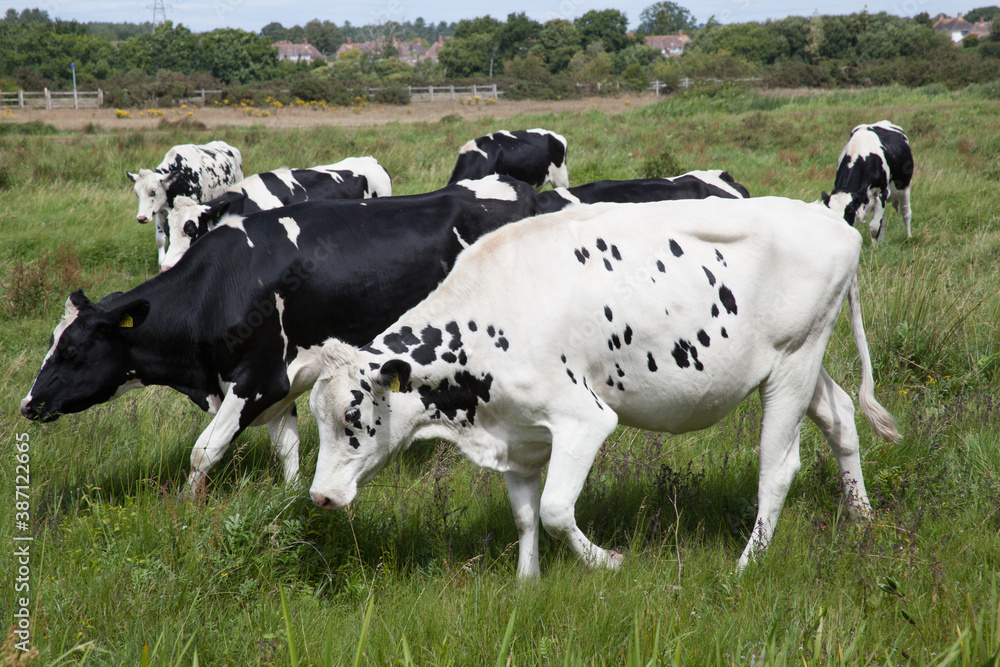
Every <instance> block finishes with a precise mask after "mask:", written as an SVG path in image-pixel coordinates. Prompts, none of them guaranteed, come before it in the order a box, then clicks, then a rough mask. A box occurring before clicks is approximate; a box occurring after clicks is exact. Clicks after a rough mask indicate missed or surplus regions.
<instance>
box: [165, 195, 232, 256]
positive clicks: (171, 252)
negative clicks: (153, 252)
mask: <svg viewBox="0 0 1000 667" xmlns="http://www.w3.org/2000/svg"><path fill="white" fill-rule="evenodd" d="M228 210H229V202H228V201H213V202H212V203H211V204H209V205H206V204H199V203H198V202H196V201H195V200H194V199H192V198H191V197H183V196H181V197H177V198H176V199H174V205H173V208H171V209H170V212H169V213H167V238H169V239H170V247H169V248H167V254H166V255H164V257H163V262H161V263H160V271H167V270H169V269H171V268H173V266H174V265H175V264H177V261H178V260H179V259H180V258H181V257H183V256H184V253H186V252H187V251H188V248H190V247H191V245H192V244H193V243H194V242H195V241H197V240H198V239H200V238H201V237H202V236H204V235H205V234H207V233H209V232H210V231H212V230H213V229H215V228H216V226H218V224H219V220H220V218H222V216H223V215H224V214H225V213H226V211H228Z"/></svg>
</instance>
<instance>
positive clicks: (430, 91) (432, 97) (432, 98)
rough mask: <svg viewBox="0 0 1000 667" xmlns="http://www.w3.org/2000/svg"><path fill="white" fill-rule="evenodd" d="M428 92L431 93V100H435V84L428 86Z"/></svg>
mask: <svg viewBox="0 0 1000 667" xmlns="http://www.w3.org/2000/svg"><path fill="white" fill-rule="evenodd" d="M427 92H428V93H430V100H431V102H433V101H434V86H433V85H431V86H427Z"/></svg>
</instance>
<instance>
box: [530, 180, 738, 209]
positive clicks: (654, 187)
mask: <svg viewBox="0 0 1000 667" xmlns="http://www.w3.org/2000/svg"><path fill="white" fill-rule="evenodd" d="M749 196H750V193H749V192H748V191H747V189H746V188H745V187H743V186H742V185H740V184H739V183H737V182H736V181H734V180H733V177H732V176H730V175H729V172H725V171H721V170H718V169H715V170H711V171H691V172H688V173H686V174H683V175H681V176H675V177H673V178H640V179H636V180H632V181H594V182H593V183H585V184H583V185H577V186H575V187H572V188H556V189H555V190H547V191H545V192H542V193H539V195H538V209H539V211H540V212H542V213H553V212H555V211H561V210H562V209H564V208H566V207H567V206H569V205H571V204H598V203H619V204H639V203H642V202H650V201H666V200H669V199H705V198H706V197H724V198H727V199H745V198H747V197H749Z"/></svg>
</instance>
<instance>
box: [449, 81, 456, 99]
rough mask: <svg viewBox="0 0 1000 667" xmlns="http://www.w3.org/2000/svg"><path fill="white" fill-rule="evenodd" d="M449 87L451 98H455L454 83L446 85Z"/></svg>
mask: <svg viewBox="0 0 1000 667" xmlns="http://www.w3.org/2000/svg"><path fill="white" fill-rule="evenodd" d="M448 88H450V89H451V99H455V84H452V85H450V86H448Z"/></svg>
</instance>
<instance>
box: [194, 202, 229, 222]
mask: <svg viewBox="0 0 1000 667" xmlns="http://www.w3.org/2000/svg"><path fill="white" fill-rule="evenodd" d="M230 203H232V202H229V201H226V200H223V201H219V202H216V203H214V204H212V205H211V206H209V207H208V208H207V209H205V212H204V213H202V214H201V217H200V218H199V219H198V221H199V222H204V223H205V224H208V225H213V226H214V225H217V224H219V220H221V219H222V216H224V215H225V214H226V212H227V211H228V210H229V205H230Z"/></svg>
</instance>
